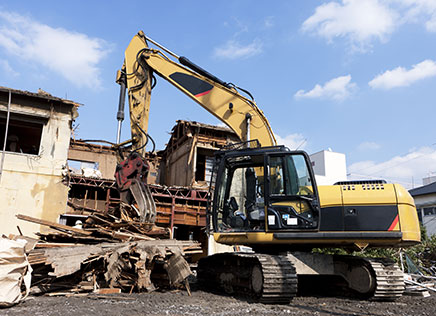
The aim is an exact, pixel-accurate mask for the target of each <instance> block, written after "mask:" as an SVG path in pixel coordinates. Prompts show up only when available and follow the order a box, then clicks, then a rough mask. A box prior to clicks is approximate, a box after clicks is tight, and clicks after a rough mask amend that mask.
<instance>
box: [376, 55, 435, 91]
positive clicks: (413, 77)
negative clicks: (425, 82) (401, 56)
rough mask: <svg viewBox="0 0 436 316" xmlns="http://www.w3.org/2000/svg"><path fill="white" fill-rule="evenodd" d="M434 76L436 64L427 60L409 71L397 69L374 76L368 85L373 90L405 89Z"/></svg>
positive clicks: (401, 68)
mask: <svg viewBox="0 0 436 316" xmlns="http://www.w3.org/2000/svg"><path fill="white" fill-rule="evenodd" d="M434 76H436V63H435V62H434V61H433V60H430V59H427V60H424V61H423V62H420V63H419V64H416V65H413V66H412V68H411V69H410V70H407V69H405V68H403V67H397V68H395V69H393V70H387V71H385V72H384V73H382V74H381V75H378V76H376V77H375V78H374V79H372V80H371V81H370V82H369V83H368V84H369V85H370V86H371V88H373V89H384V90H389V89H392V88H396V87H407V86H410V85H411V84H413V83H415V82H416V81H419V80H422V79H425V78H430V77H434Z"/></svg>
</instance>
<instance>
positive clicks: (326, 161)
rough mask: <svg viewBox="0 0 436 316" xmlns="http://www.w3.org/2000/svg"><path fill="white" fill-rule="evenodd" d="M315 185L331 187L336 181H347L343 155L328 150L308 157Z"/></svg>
mask: <svg viewBox="0 0 436 316" xmlns="http://www.w3.org/2000/svg"><path fill="white" fill-rule="evenodd" d="M310 160H311V161H312V168H313V171H314V172H315V178H316V183H317V185H332V184H334V183H336V182H338V181H347V163H346V159H345V154H342V153H337V152H334V151H332V150H331V149H329V150H322V151H320V152H317V153H314V154H312V155H310Z"/></svg>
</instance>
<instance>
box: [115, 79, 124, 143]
mask: <svg viewBox="0 0 436 316" xmlns="http://www.w3.org/2000/svg"><path fill="white" fill-rule="evenodd" d="M118 83H119V85H120V99H119V101H118V112H117V120H118V128H117V144H119V143H120V139H121V126H122V123H123V121H124V104H125V103H126V76H125V75H124V74H123V73H121V74H120V80H118Z"/></svg>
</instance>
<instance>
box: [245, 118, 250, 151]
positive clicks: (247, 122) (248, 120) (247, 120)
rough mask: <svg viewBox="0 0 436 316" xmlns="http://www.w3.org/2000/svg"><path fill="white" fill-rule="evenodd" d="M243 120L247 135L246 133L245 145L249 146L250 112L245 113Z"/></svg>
mask: <svg viewBox="0 0 436 316" xmlns="http://www.w3.org/2000/svg"><path fill="white" fill-rule="evenodd" d="M245 121H246V124H247V125H246V129H247V135H246V141H247V147H250V140H251V139H250V123H251V114H250V113H247V114H245Z"/></svg>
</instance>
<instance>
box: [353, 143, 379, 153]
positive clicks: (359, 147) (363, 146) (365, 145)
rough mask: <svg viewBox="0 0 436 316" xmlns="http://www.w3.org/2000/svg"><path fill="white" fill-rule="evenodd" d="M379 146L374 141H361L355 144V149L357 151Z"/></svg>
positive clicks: (374, 148)
mask: <svg viewBox="0 0 436 316" xmlns="http://www.w3.org/2000/svg"><path fill="white" fill-rule="evenodd" d="M380 148H381V146H380V145H379V144H377V143H375V142H363V143H361V144H360V145H359V146H357V150H359V151H368V150H377V149H380Z"/></svg>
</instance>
